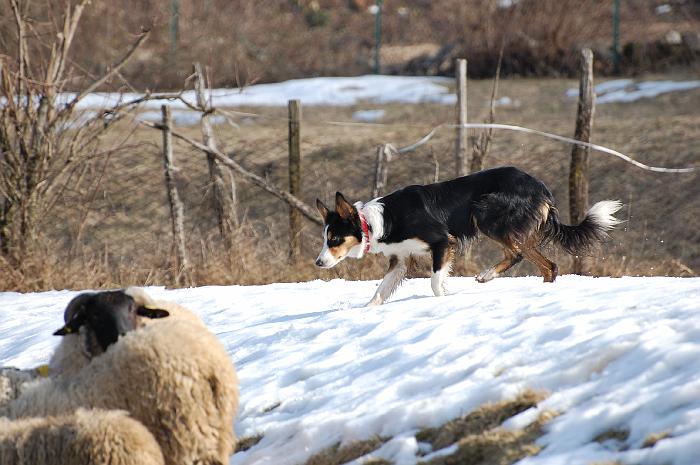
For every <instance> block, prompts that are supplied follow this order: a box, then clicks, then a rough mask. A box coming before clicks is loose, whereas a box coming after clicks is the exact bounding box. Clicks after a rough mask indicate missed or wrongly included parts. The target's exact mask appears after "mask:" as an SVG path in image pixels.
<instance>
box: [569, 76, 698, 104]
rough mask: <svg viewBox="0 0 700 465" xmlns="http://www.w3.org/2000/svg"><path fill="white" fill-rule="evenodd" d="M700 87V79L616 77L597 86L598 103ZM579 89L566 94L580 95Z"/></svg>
mask: <svg viewBox="0 0 700 465" xmlns="http://www.w3.org/2000/svg"><path fill="white" fill-rule="evenodd" d="M697 87H700V81H645V82H634V81H633V80H632V79H616V80H613V81H608V82H604V83H602V84H598V85H597V86H595V94H596V103H600V104H602V103H612V102H634V101H636V100H639V99H641V98H652V97H656V96H657V95H661V94H666V93H669V92H678V91H683V90H690V89H695V88H697ZM578 92H579V91H578V89H568V90H567V91H566V96H567V97H570V98H576V97H578Z"/></svg>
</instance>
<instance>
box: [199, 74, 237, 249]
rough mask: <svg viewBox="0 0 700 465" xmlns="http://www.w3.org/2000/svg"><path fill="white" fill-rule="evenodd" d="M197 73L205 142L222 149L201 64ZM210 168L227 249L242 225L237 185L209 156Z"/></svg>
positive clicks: (213, 191) (218, 215) (230, 175)
mask: <svg viewBox="0 0 700 465" xmlns="http://www.w3.org/2000/svg"><path fill="white" fill-rule="evenodd" d="M194 73H195V93H196V95H197V106H198V107H199V109H200V110H201V111H202V142H204V145H206V146H207V147H209V148H211V149H213V150H214V151H216V150H218V147H217V145H218V144H217V143H216V137H215V136H214V130H213V128H212V125H211V121H210V117H211V115H212V107H211V103H210V102H209V101H208V100H207V96H206V92H205V91H206V89H207V83H206V81H205V78H204V73H203V72H202V66H201V65H200V64H199V63H195V64H194ZM207 163H208V165H209V179H210V182H211V187H212V194H213V195H212V204H213V208H214V211H215V212H216V219H217V222H218V225H219V233H220V234H221V237H222V239H223V240H224V243H225V244H226V247H227V248H229V249H230V247H231V244H232V241H233V237H232V236H233V229H234V227H237V226H238V212H237V205H236V204H237V199H236V183H235V180H234V178H233V174H232V173H231V171H230V170H228V169H227V170H226V171H228V183H227V182H226V180H225V178H224V169H222V167H221V166H220V164H219V162H217V160H216V157H214V156H213V155H211V154H209V153H208V154H207Z"/></svg>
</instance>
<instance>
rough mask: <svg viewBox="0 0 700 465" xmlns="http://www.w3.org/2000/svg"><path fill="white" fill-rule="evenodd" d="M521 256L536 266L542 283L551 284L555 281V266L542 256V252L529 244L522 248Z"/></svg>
mask: <svg viewBox="0 0 700 465" xmlns="http://www.w3.org/2000/svg"><path fill="white" fill-rule="evenodd" d="M523 256H524V257H525V258H526V259H527V260H528V261H530V262H532V263H534V264H535V266H537V268H538V269H539V270H540V273H542V276H543V277H544V282H546V283H553V282H554V280H555V279H557V274H558V271H557V264H556V263H554V262H553V261H551V260H549V259H548V258H547V257H545V256H544V255H542V252H540V251H539V250H537V245H535V244H534V243H532V242H530V243H529V244H528V245H527V246H525V247H523Z"/></svg>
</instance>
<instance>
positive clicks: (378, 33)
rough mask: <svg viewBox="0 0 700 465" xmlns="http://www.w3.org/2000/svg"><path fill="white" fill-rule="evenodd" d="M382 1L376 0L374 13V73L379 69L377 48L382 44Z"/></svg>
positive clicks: (377, 72) (379, 62)
mask: <svg viewBox="0 0 700 465" xmlns="http://www.w3.org/2000/svg"><path fill="white" fill-rule="evenodd" d="M382 3H383V0H377V2H376V7H377V13H376V14H375V15H374V74H379V72H380V71H381V61H380V54H379V49H380V48H381V45H382Z"/></svg>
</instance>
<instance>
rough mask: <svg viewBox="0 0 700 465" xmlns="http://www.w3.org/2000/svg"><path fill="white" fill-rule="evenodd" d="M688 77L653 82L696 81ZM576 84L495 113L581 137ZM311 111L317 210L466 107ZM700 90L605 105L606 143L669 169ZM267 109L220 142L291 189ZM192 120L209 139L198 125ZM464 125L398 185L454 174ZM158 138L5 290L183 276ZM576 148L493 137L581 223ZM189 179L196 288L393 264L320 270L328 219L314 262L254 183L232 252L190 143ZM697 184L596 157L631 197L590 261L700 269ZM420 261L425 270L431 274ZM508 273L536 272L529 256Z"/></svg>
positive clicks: (604, 176)
mask: <svg viewBox="0 0 700 465" xmlns="http://www.w3.org/2000/svg"><path fill="white" fill-rule="evenodd" d="M686 77H689V76H685V75H672V76H669V75H666V76H652V77H651V78H666V79H669V78H670V79H683V78H686ZM469 86H470V87H469V89H470V90H469V92H470V100H469V105H470V110H469V111H470V119H471V120H472V121H480V120H483V119H484V118H485V117H486V116H487V115H488V111H489V105H488V96H489V95H490V89H491V82H490V81H470V83H469ZM575 86H576V82H575V81H571V80H548V79H542V80H527V79H516V80H502V81H501V84H500V88H501V91H500V93H501V95H507V96H509V97H510V98H512V99H514V100H517V101H519V104H518V105H514V106H510V107H499V108H498V110H497V121H500V122H509V123H514V124H522V125H525V126H529V127H534V128H539V129H546V130H548V131H551V132H554V133H559V134H569V133H571V131H572V130H573V122H574V116H575V105H576V103H575V101H573V100H568V99H566V98H565V97H564V91H565V90H566V89H567V88H570V87H575ZM376 107H377V105H373V104H367V105H362V104H360V105H356V106H352V107H307V108H304V110H303V115H304V121H303V125H302V152H303V154H304V159H303V166H302V174H303V191H302V195H301V198H302V199H303V200H305V201H306V202H307V203H309V204H313V202H314V199H315V198H316V197H320V198H321V199H323V200H325V201H328V199H330V198H332V196H333V194H334V193H335V191H336V190H340V191H342V192H343V193H344V194H345V195H346V196H347V197H348V198H349V199H351V200H353V201H354V200H367V199H368V197H369V195H370V192H371V183H372V178H373V169H374V147H375V145H376V144H379V143H382V142H392V143H395V144H397V145H406V144H409V143H412V142H414V141H416V140H418V139H419V138H421V137H422V136H423V135H425V134H426V133H427V132H428V130H429V129H430V128H431V127H433V126H435V125H436V124H438V123H440V122H449V121H451V120H452V119H453V108H451V107H448V106H440V105H430V104H424V105H421V106H420V107H417V106H414V105H383V106H382V108H383V109H385V110H386V117H385V118H384V120H383V122H384V123H387V125H383V126H334V125H328V124H326V123H325V122H326V121H349V120H351V115H352V112H353V111H355V110H358V109H370V108H376ZM698 107H700V90H697V89H696V90H692V91H687V92H679V93H673V94H667V95H663V96H660V97H657V98H655V99H653V100H642V101H639V102H636V103H631V104H609V105H600V106H599V107H598V108H597V109H596V119H595V124H594V130H593V140H594V142H596V143H600V144H603V145H608V146H611V147H613V148H615V149H618V150H620V151H622V152H625V153H629V154H631V155H633V156H635V157H636V158H639V159H640V160H641V161H643V162H647V163H651V164H655V165H661V166H692V165H697V164H699V163H700V160H698V158H697V154H696V153H695V151H694V148H695V147H696V146H698V144H700V127H699V126H698V125H697V108H698ZM244 110H251V111H253V112H258V113H263V114H265V115H266V117H264V118H246V117H240V118H238V120H237V122H238V123H239V126H240V127H239V128H238V129H235V128H232V127H231V126H228V125H220V126H216V132H217V136H218V137H219V139H220V141H221V145H222V146H223V147H225V148H226V149H227V150H231V151H232V153H233V156H234V157H236V159H237V160H238V161H239V162H240V163H241V164H243V165H244V166H246V167H247V168H249V169H251V170H252V171H254V172H256V173H258V174H261V175H264V176H267V177H268V179H270V181H272V182H274V183H275V184H276V185H278V186H281V187H285V186H286V185H287V178H286V177H287V163H286V156H287V154H286V137H287V126H286V120H285V119H284V118H286V109H284V108H263V109H261V108H250V109H244ZM117 129H118V130H117V131H116V132H114V133H113V134H111V135H110V136H109V137H107V138H105V140H104V144H105V146H111V145H113V144H114V143H116V141H119V140H121V138H123V137H124V136H125V135H126V134H128V133H129V132H130V131H132V129H133V127H132V126H130V125H127V124H123V125H122V126H120V127H118V128H117ZM179 130H181V131H183V132H185V133H186V134H187V135H189V136H191V137H195V138H200V137H201V136H200V134H199V129H198V128H197V127H184V128H179ZM453 143H454V139H453V133H452V131H451V130H447V129H445V130H442V131H439V132H438V133H437V134H436V136H435V137H434V138H433V139H432V140H431V141H430V143H428V144H426V145H425V146H423V147H421V148H420V149H419V150H417V151H416V152H414V153H411V154H407V155H405V156H402V157H400V158H398V159H396V160H394V161H392V162H391V164H390V169H389V179H388V186H387V188H388V190H393V189H396V188H399V187H401V186H404V185H407V184H411V183H424V182H429V181H431V180H432V177H433V173H434V171H435V163H436V162H437V163H438V165H439V176H440V179H441V180H444V179H448V178H449V177H451V176H452V171H453ZM159 146H160V134H158V132H157V131H153V130H149V129H138V130H137V131H136V132H135V133H134V134H133V136H132V137H131V139H130V143H129V144H128V145H127V146H126V148H125V149H124V150H122V151H121V152H120V153H119V154H118V155H114V156H112V157H110V158H100V157H97V158H96V159H95V160H94V161H93V163H92V165H91V166H90V167H89V168H90V169H89V170H88V172H87V175H86V179H91V178H92V176H93V175H94V176H96V175H97V174H99V173H101V172H102V171H103V170H104V172H105V173H106V175H105V180H104V182H102V183H101V184H100V185H94V184H88V185H80V186H68V187H69V189H67V190H66V191H65V192H64V193H63V196H62V197H61V198H60V199H58V203H57V207H56V209H55V210H54V211H53V212H52V214H51V215H49V216H47V217H46V218H44V222H43V225H42V237H41V238H40V240H39V241H38V243H37V244H36V247H35V249H34V252H33V253H31V254H29V255H27V256H26V257H25V259H24V260H23V262H22V263H20V264H19V266H10V265H9V264H7V263H2V262H1V261H0V289H3V290H14V291H34V290H43V289H53V288H105V287H118V286H125V285H129V284H141V285H143V284H157V285H173V284H174V279H173V277H174V273H173V267H172V264H173V255H172V252H171V239H170V235H171V232H170V220H169V213H168V207H167V198H166V193H165V189H164V181H163V179H162V160H161V155H160V148H159ZM569 150H570V148H569V147H568V146H566V145H562V144H558V143H554V142H549V141H546V140H543V139H540V138H535V137H529V136H523V135H519V134H515V133H510V132H496V133H495V134H494V140H493V145H492V148H491V153H490V156H489V158H487V160H486V166H487V167H491V166H497V165H510V164H512V165H516V166H518V167H520V168H523V169H525V170H526V171H528V172H530V173H532V174H533V175H535V176H536V177H538V178H540V179H542V180H543V181H544V182H545V183H546V184H547V185H548V186H549V187H550V189H551V190H552V191H553V193H554V196H555V198H556V199H557V201H558V206H559V210H560V213H561V217H562V218H563V219H564V220H566V219H567V218H568V209H567V204H568V201H567V200H568V191H567V186H566V179H567V173H568V159H569ZM175 159H176V160H175V162H176V165H177V166H178V168H179V171H178V173H177V175H176V179H177V183H178V187H179V189H180V192H181V197H182V198H183V201H184V204H185V230H186V236H187V244H188V250H189V254H190V260H191V261H192V263H193V265H194V269H195V272H194V277H193V282H194V283H195V284H199V285H203V284H232V283H239V284H257V283H269V282H275V281H302V280H308V279H317V278H320V279H331V278H336V277H342V278H347V279H378V278H381V277H382V275H383V274H384V271H385V267H386V259H385V258H383V257H381V256H373V257H370V258H366V259H364V260H362V261H361V262H358V261H355V260H346V261H345V262H344V263H342V264H341V265H339V266H337V267H336V268H333V269H331V270H319V269H316V268H315V267H314V266H313V260H314V258H315V257H316V255H317V253H318V250H319V249H320V236H321V235H320V229H319V228H318V226H316V225H313V224H311V223H306V224H305V229H304V231H303V234H302V242H303V257H304V258H303V260H302V261H301V262H300V263H296V264H292V263H290V262H289V260H288V257H287V253H288V252H287V225H288V216H287V215H288V213H287V207H286V205H285V204H282V203H280V202H279V201H278V200H276V199H274V198H271V197H270V196H268V195H267V194H264V193H261V191H260V190H259V189H257V188H255V187H253V186H251V185H249V184H247V183H245V182H244V181H240V182H239V184H238V187H239V201H240V205H241V210H242V216H244V221H243V226H242V228H241V230H240V231H239V232H238V233H237V234H236V238H235V241H234V248H233V249H232V250H231V251H226V250H224V248H223V246H222V241H221V240H220V238H219V237H218V233H217V229H216V222H215V219H214V215H213V214H212V212H211V209H210V208H209V205H210V204H209V201H210V198H209V189H208V184H207V183H208V181H207V166H206V160H205V158H204V157H203V156H202V155H201V154H200V153H197V152H195V151H192V150H191V149H190V148H189V147H187V146H184V145H176V147H175ZM699 186H700V184H698V183H697V175H695V174H688V175H669V174H655V173H647V172H643V171H640V170H638V169H637V168H634V167H631V166H629V165H627V164H624V163H623V162H621V161H618V160H617V159H613V158H610V157H607V156H605V155H601V154H597V153H593V154H592V155H591V186H590V198H591V202H595V201H597V200H602V199H606V198H618V199H621V200H622V201H623V202H624V203H625V208H624V209H623V211H621V212H620V215H619V216H620V217H621V218H622V219H624V220H625V221H626V222H625V223H624V224H622V225H620V226H619V227H618V228H617V229H616V230H615V231H614V232H613V234H612V236H613V240H612V241H611V242H609V243H608V244H605V245H604V246H603V247H602V248H601V249H600V251H598V252H597V253H596V254H595V257H593V258H592V259H591V262H592V264H591V268H590V273H591V274H593V275H598V276H622V275H645V276H647V275H671V276H691V275H694V274H695V273H696V272H697V271H698V270H699V269H700V245H699V244H700V223H699V222H700V219H699V218H698V217H697V215H695V214H694V212H695V211H698V209H700V187H699ZM546 254H547V255H548V256H550V257H551V258H552V259H553V260H554V261H556V262H557V263H558V264H559V269H560V272H561V273H567V272H568V270H570V257H569V256H568V255H566V254H564V253H562V252H561V251H558V250H556V249H554V248H552V249H549V250H547V251H546ZM498 260H500V250H499V249H498V248H497V247H495V246H494V245H493V244H491V242H490V241H488V240H479V241H477V242H476V243H475V244H474V245H473V247H472V250H471V252H470V254H469V258H468V260H461V259H460V260H458V262H457V266H456V267H455V274H456V275H464V276H474V275H475V274H476V273H478V272H479V271H481V270H482V269H484V268H486V267H488V266H491V265H492V264H493V263H495V262H496V261H498ZM427 270H428V268H427V265H425V264H424V265H423V268H422V269H421V270H418V271H416V272H414V273H413V276H425V273H426V272H427ZM510 274H511V275H515V276H518V275H524V274H536V269H535V268H534V267H532V266H530V265H529V264H527V263H523V264H521V265H518V266H517V267H515V268H514V270H513V271H512V272H510Z"/></svg>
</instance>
